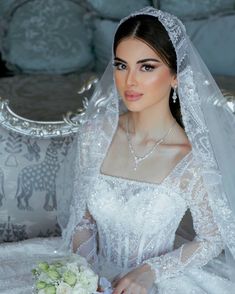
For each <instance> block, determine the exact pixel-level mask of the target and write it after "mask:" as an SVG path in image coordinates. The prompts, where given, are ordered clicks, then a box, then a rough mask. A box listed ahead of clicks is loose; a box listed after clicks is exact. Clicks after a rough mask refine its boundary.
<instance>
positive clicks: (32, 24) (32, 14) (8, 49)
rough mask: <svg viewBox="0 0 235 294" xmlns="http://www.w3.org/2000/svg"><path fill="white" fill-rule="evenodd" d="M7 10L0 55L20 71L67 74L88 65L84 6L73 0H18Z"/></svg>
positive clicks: (87, 40) (87, 38) (90, 57)
mask: <svg viewBox="0 0 235 294" xmlns="http://www.w3.org/2000/svg"><path fill="white" fill-rule="evenodd" d="M19 3H21V4H19V5H18V6H17V7H15V8H14V9H13V11H9V13H8V18H7V19H6V22H7V26H6V27H7V29H6V31H5V34H4V39H3V40H2V42H3V48H2V51H3V52H2V54H3V59H5V60H6V61H7V62H8V64H9V66H11V68H13V69H15V70H16V69H21V70H22V71H24V72H27V73H32V72H43V73H45V72H47V73H67V72H72V71H76V70H82V69H84V68H85V69H87V67H88V66H89V65H92V64H93V63H92V61H93V56H92V53H91V46H90V38H89V37H88V34H87V30H86V28H85V26H84V22H83V17H84V13H85V11H84V9H83V8H82V7H81V6H79V4H77V3H76V2H74V1H69V0H68V1H64V0H50V1H48V0H28V1H23V2H22V1H20V2H19Z"/></svg>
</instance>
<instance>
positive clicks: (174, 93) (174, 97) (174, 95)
mask: <svg viewBox="0 0 235 294" xmlns="http://www.w3.org/2000/svg"><path fill="white" fill-rule="evenodd" d="M176 89H177V86H176V85H175V86H174V92H173V95H172V99H173V103H176V100H177V94H176Z"/></svg>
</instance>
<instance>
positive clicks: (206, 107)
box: [61, 7, 235, 280]
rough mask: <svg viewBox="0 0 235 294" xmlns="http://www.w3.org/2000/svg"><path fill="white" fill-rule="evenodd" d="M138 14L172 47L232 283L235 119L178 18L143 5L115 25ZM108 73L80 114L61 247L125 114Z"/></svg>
mask: <svg viewBox="0 0 235 294" xmlns="http://www.w3.org/2000/svg"><path fill="white" fill-rule="evenodd" d="M143 14H144V15H151V16H154V17H156V18H157V19H158V20H159V21H160V22H161V23H162V24H163V26H164V27H165V29H166V31H167V32H168V34H169V37H170V39H171V41H172V43H173V46H174V48H175V51H176V55H177V79H178V96H179V99H180V105H181V112H182V119H183V123H184V126H185V131H186V133H187V136H188V138H189V140H190V142H191V144H192V152H193V155H194V157H195V158H196V160H198V162H200V165H201V173H202V178H203V182H204V185H205V187H206V189H207V191H208V198H209V202H210V205H211V208H212V210H213V215H214V218H215V221H216V223H217V226H218V228H219V230H220V232H221V235H222V237H223V240H224V243H225V246H226V249H225V251H226V262H227V263H228V264H230V265H232V266H230V274H231V279H232V280H235V172H234V170H235V134H234V129H235V117H234V115H233V114H232V112H231V110H230V109H229V108H228V107H227V106H226V103H225V98H224V97H223V95H222V93H221V91H220V90H219V88H218V86H217V85H216V83H215V81H214V79H213V77H212V76H211V74H210V72H209V71H208V69H207V67H206V66H205V64H204V63H203V61H202V60H201V58H200V56H199V55H198V53H197V50H196V49H195V48H194V46H193V45H192V43H191V41H190V40H189V38H188V36H187V34H186V31H185V27H184V25H183V24H182V23H181V21H180V20H179V19H178V18H177V17H175V16H173V15H170V14H168V13H166V12H162V11H160V10H157V9H154V8H153V7H146V8H144V9H141V10H139V11H137V12H134V13H133V14H131V15H130V16H128V17H126V18H124V19H122V20H121V22H120V23H122V22H124V21H125V20H126V19H128V18H130V17H133V16H135V15H143ZM112 71H113V69H112V64H111V62H110V64H109V65H108V66H107V68H106V71H105V72H104V74H103V76H102V78H101V79H100V81H99V83H98V84H97V86H96V89H95V91H94V94H93V96H92V98H91V100H90V102H89V104H88V106H87V109H86V112H85V115H84V116H82V117H81V118H80V122H81V123H82V126H81V127H80V131H79V132H78V140H77V142H78V146H77V154H78V155H77V159H76V161H75V165H74V173H75V182H74V185H73V197H72V205H71V209H70V213H69V214H70V219H69V222H68V225H67V227H66V229H64V231H63V238H64V244H65V245H68V244H69V242H70V240H71V236H72V234H73V230H74V228H75V226H76V224H78V223H79V221H80V220H81V218H82V216H83V214H84V211H85V209H86V195H87V194H89V189H90V188H91V187H92V181H93V178H94V175H95V174H96V172H97V171H99V169H100V167H101V164H102V160H103V159H104V155H105V154H106V152H107V149H108V147H109V145H110V143H111V140H112V137H113V135H114V133H115V130H116V128H117V122H118V117H119V114H120V112H122V111H124V110H125V109H124V108H123V105H122V103H121V100H120V98H119V96H118V93H117V91H116V88H115V84H114V81H113V77H112ZM94 122H95V123H94ZM61 209H62V208H61Z"/></svg>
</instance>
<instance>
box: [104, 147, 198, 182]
mask: <svg viewBox="0 0 235 294" xmlns="http://www.w3.org/2000/svg"><path fill="white" fill-rule="evenodd" d="M192 154H193V152H192V150H191V151H189V152H188V153H187V154H186V155H185V156H184V157H183V158H182V159H181V160H180V161H179V162H178V163H177V164H176V165H175V166H174V167H173V168H172V170H171V171H170V172H169V174H168V175H167V176H166V177H165V178H164V179H163V180H162V181H161V182H160V183H154V182H146V181H138V180H135V179H130V178H124V177H119V176H113V175H108V174H104V173H101V171H100V170H99V176H101V177H104V178H109V179H113V180H115V181H121V182H123V181H125V182H129V183H133V184H138V185H139V184H140V185H151V186H156V187H160V186H162V185H164V184H165V183H166V182H168V181H169V180H170V178H171V177H172V176H173V175H174V174H175V173H176V171H177V170H178V169H179V168H180V167H181V166H182V165H183V164H184V163H185V161H186V160H187V158H188V157H190V156H191V155H192Z"/></svg>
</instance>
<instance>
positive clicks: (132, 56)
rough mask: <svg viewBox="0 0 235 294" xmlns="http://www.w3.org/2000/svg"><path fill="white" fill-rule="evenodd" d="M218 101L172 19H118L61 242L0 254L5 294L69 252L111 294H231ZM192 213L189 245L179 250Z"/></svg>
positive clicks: (82, 135)
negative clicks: (38, 261) (105, 282)
mask: <svg viewBox="0 0 235 294" xmlns="http://www.w3.org/2000/svg"><path fill="white" fill-rule="evenodd" d="M112 72H113V74H112ZM223 101H224V100H223V96H222V94H221V93H220V91H219V89H218V88H217V86H216V84H215V83H214V80H213V78H212V77H211V75H210V74H209V72H208V70H207V69H206V67H205V65H204V64H203V62H202V61H201V59H200V57H199V56H198V55H197V52H196V50H195V49H194V47H193V45H192V44H191V43H190V41H189V39H188V37H187V35H186V32H185V28H184V26H183V24H182V23H181V22H180V21H179V20H178V19H177V18H176V17H174V16H172V15H170V14H168V13H165V12H162V11H159V10H156V9H153V8H152V7H146V8H144V9H142V10H140V11H138V12H135V13H133V14H131V15H130V16H128V17H126V18H124V19H123V20H122V21H121V22H120V24H119V26H118V28H117V31H116V33H115V36H114V42H113V60H112V64H109V66H108V67H107V69H106V71H105V73H104V75H103V77H102V79H101V80H100V82H99V84H98V86H97V88H96V90H95V92H94V95H93V97H92V99H91V101H90V103H89V105H88V107H87V109H86V113H85V117H83V118H82V120H81V122H82V126H81V128H80V131H79V134H78V140H77V157H76V162H75V181H74V187H73V197H72V201H71V207H70V213H69V214H70V218H69V222H68V224H67V227H66V228H64V230H63V238H62V240H57V239H56V240H46V239H45V240H29V241H27V242H23V243H19V244H16V245H2V246H1V248H0V253H1V256H2V257H1V258H0V261H1V267H0V270H1V277H0V290H2V292H1V293H30V290H29V287H30V286H31V284H30V283H31V282H30V280H29V278H28V275H29V274H28V275H27V270H28V269H29V268H30V267H32V264H33V263H34V262H35V256H36V255H35V254H36V252H38V250H40V253H41V254H43V253H45V255H44V256H47V258H48V259H49V258H50V257H52V256H54V255H55V252H56V254H60V253H61V254H65V253H64V252H66V251H68V250H72V251H74V252H77V253H78V254H80V255H82V256H85V257H86V259H87V260H88V261H89V262H90V264H91V265H92V266H93V269H94V270H95V271H96V272H97V273H98V274H99V275H100V276H105V277H106V278H108V279H109V280H110V281H111V282H112V286H113V288H114V290H113V294H121V293H128V294H137V293H139V294H143V293H167V294H168V293H169V294H170V293H178V294H183V293H185V294H186V293H187V294H189V293H200V294H202V293H210V294H217V293H218V294H221V293H223V294H225V293H228V294H231V293H232V292H233V290H234V289H235V278H234V255H235V235H234V234H235V217H234V199H233V194H234V193H233V190H234V188H233V187H234V186H233V185H234V184H233V181H232V176H233V175H232V173H230V174H227V175H226V178H225V177H224V173H225V172H227V171H229V170H230V171H232V168H233V164H234V162H235V161H234V160H233V159H234V158H233V157H232V156H233V155H232V154H230V156H228V154H227V153H226V150H229V148H231V150H232V148H234V147H232V146H234V145H232V144H234V138H233V137H231V136H230V135H232V134H229V131H230V130H233V125H232V124H233V123H234V117H233V116H232V114H231V113H228V112H226V110H223V109H222V107H220V106H219V105H220V104H221V103H222V102H223ZM188 209H190V211H191V214H192V218H193V226H194V230H195V232H196V236H195V237H194V239H193V240H183V242H182V244H181V245H179V246H176V242H175V240H176V231H177V228H178V227H179V226H180V222H181V220H182V218H183V216H184V215H185V213H186V211H187V210H188ZM64 213H65V212H64V211H63V208H62V207H61V208H60V209H59V217H60V215H63V214H64ZM55 250H56V251H55ZM53 252H54V253H53ZM225 253H226V254H225ZM3 254H5V257H3ZM14 254H18V260H16V255H14ZM225 255H226V259H225V258H224V256H225ZM12 256H14V257H13V258H12ZM10 257H11V258H10ZM19 257H20V259H19ZM9 258H10V260H11V263H9V262H7V260H8V261H9ZM19 271H21V273H19ZM2 285H3V286H2ZM1 287H2V288H1ZM27 287H28V288H27ZM16 289H17V290H16ZM4 291H5V292H4ZM11 291H12V292H11ZM17 291H18V292H17ZM27 291H28V292H27Z"/></svg>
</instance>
